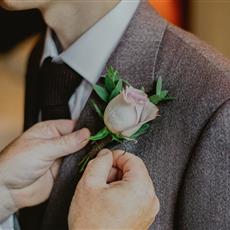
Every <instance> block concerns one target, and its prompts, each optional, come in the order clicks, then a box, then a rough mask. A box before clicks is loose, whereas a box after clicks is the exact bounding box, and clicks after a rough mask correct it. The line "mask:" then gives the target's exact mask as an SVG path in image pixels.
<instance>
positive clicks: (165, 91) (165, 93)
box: [160, 90, 168, 98]
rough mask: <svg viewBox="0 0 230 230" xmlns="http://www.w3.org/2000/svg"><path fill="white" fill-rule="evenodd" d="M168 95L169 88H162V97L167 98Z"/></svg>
mask: <svg viewBox="0 0 230 230" xmlns="http://www.w3.org/2000/svg"><path fill="white" fill-rule="evenodd" d="M167 95H168V90H162V91H161V94H160V97H161V98H165V97H166V96H167Z"/></svg>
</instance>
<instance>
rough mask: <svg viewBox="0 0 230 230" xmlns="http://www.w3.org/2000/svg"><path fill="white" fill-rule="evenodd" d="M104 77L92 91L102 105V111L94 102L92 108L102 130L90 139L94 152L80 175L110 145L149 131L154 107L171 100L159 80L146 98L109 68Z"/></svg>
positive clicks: (84, 164) (86, 161) (141, 90)
mask: <svg viewBox="0 0 230 230" xmlns="http://www.w3.org/2000/svg"><path fill="white" fill-rule="evenodd" d="M103 77H104V84H103V85H97V84H96V85H94V87H93V89H94V91H95V92H96V94H97V95H98V97H99V98H100V99H101V100H102V101H103V102H104V105H105V106H104V109H102V108H100V107H99V106H98V105H97V104H96V103H95V102H94V101H92V106H93V107H94V109H95V110H96V112H97V114H98V116H99V117H100V118H101V119H102V120H103V122H104V127H103V128H102V129H101V130H100V131H99V132H97V133H96V134H94V135H93V136H91V137H90V140H91V142H92V143H93V144H94V145H95V148H92V150H91V151H90V152H89V153H88V154H87V155H86V156H85V157H84V158H83V160H82V161H81V162H80V172H83V171H84V169H85V167H86V165H87V163H88V162H89V161H90V160H91V159H92V158H94V157H95V156H96V155H97V153H98V152H99V151H100V150H101V149H102V148H104V147H105V146H106V145H107V144H109V143H110V142H112V141H116V142H122V141H124V140H127V141H134V142H137V139H138V137H139V136H141V135H143V134H144V133H146V132H147V130H148V129H149V127H150V125H149V122H150V121H152V120H154V119H155V118H156V117H157V116H159V108H158V107H157V104H159V103H160V102H162V101H169V100H173V99H174V98H173V97H170V96H169V95H168V91H167V90H163V89H162V78H161V77H159V78H158V80H157V84H156V93H155V94H153V95H148V94H147V93H146V92H145V90H144V88H142V89H136V88H133V87H132V86H131V85H130V84H129V83H128V82H127V81H125V80H124V79H122V78H121V76H120V74H119V73H118V71H117V70H115V69H113V68H112V67H110V68H109V69H108V71H107V73H106V74H105V76H103Z"/></svg>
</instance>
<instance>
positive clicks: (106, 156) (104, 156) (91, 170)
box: [82, 149, 113, 187]
mask: <svg viewBox="0 0 230 230" xmlns="http://www.w3.org/2000/svg"><path fill="white" fill-rule="evenodd" d="M112 165H113V154H112V152H111V151H110V150H109V149H103V150H101V151H100V152H99V153H98V155H97V157H96V158H95V159H93V160H91V161H90V162H89V164H88V165H87V167H86V169H85V172H84V174H83V176H82V178H83V179H84V181H85V182H86V183H87V184H88V185H90V186H96V187H98V186H104V185H106V182H107V179H108V176H109V173H110V170H111V168H112Z"/></svg>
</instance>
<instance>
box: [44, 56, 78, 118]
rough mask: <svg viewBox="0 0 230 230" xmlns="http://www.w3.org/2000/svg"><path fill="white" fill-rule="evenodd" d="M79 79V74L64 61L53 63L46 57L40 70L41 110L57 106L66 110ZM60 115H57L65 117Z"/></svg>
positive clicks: (54, 108)
mask: <svg viewBox="0 0 230 230" xmlns="http://www.w3.org/2000/svg"><path fill="white" fill-rule="evenodd" d="M81 81H82V78H81V76H80V75H78V74H77V73H76V72H75V71H74V70H73V69H71V68H70V67H69V66H68V65H66V64H65V63H55V62H52V58H51V57H48V58H46V59H45V61H44V62H43V64H42V67H41V72H40V84H41V110H42V111H43V110H46V109H47V107H48V108H49V110H51V109H53V111H55V110H56V109H57V107H58V108H59V109H60V108H62V107H63V108H65V110H66V108H67V107H68V101H69V99H70V97H71V95H72V94H73V93H74V91H75V89H76V88H77V87H78V86H79V84H80V83H81ZM59 109H58V110H59ZM60 116H62V115H60ZM60 116H57V117H58V118H60V119H61V118H66V116H65V117H60ZM49 119H52V118H49Z"/></svg>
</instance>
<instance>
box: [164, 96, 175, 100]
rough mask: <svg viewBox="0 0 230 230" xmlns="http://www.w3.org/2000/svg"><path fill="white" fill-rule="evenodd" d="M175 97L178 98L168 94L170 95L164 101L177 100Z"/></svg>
mask: <svg viewBox="0 0 230 230" xmlns="http://www.w3.org/2000/svg"><path fill="white" fill-rule="evenodd" d="M175 99H176V97H170V96H168V97H165V98H164V101H172V100H175Z"/></svg>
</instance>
